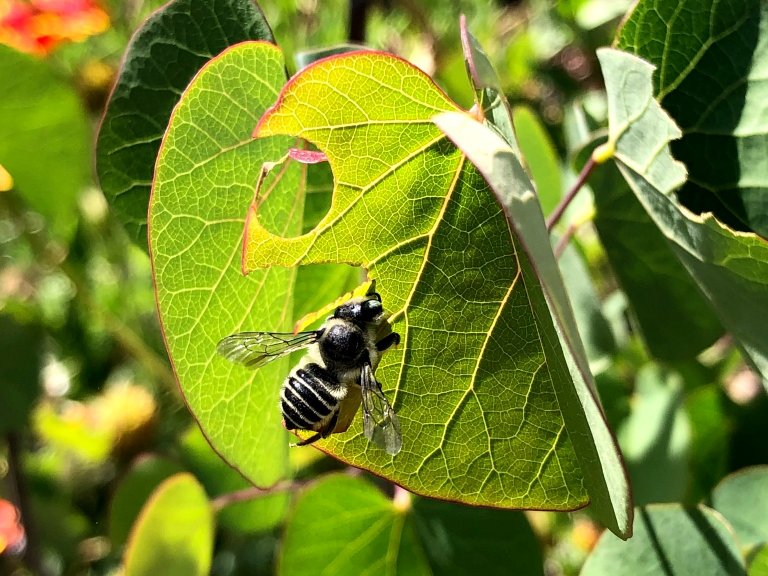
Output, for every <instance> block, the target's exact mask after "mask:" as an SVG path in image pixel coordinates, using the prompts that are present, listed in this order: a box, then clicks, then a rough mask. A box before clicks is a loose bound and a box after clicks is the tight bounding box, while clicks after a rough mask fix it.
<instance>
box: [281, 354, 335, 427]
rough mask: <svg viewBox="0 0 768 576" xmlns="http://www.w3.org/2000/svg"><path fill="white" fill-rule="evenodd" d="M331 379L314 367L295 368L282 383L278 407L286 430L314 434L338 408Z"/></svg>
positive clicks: (319, 368) (308, 365)
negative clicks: (298, 430) (312, 431)
mask: <svg viewBox="0 0 768 576" xmlns="http://www.w3.org/2000/svg"><path fill="white" fill-rule="evenodd" d="M334 387H338V384H337V383H336V382H334V381H333V380H332V377H331V375H330V374H329V373H328V372H327V371H326V370H324V369H323V368H322V367H320V366H318V365H317V364H314V363H312V364H307V365H306V366H305V367H303V368H299V369H298V370H296V371H295V372H294V373H292V374H291V375H290V376H288V379H287V380H286V381H285V384H284V385H283V390H282V393H281V394H280V406H281V409H282V411H283V417H284V419H285V427H286V428H287V429H288V430H294V429H301V430H314V429H315V425H316V424H318V423H319V422H321V421H323V420H324V419H325V418H326V417H327V416H328V415H329V414H330V413H331V412H332V411H333V410H335V409H336V408H337V406H338V400H337V399H336V398H335V397H334V395H333V394H332V392H331V388H334Z"/></svg>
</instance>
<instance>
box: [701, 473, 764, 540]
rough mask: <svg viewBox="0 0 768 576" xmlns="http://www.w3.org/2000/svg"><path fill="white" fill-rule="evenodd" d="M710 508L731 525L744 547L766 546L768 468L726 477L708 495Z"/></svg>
mask: <svg viewBox="0 0 768 576" xmlns="http://www.w3.org/2000/svg"><path fill="white" fill-rule="evenodd" d="M712 507H713V508H714V509H715V510H717V511H718V512H720V513H721V514H722V515H723V516H725V518H726V519H727V520H728V522H730V523H731V524H732V525H733V529H734V530H735V531H736V536H737V537H738V539H739V543H740V544H741V545H742V546H744V547H745V548H748V549H749V548H752V547H754V546H757V545H759V544H765V543H768V466H755V467H753V468H745V469H743V470H739V471H738V472H736V473H734V474H731V475H730V476H728V477H726V478H725V479H724V480H723V481H722V482H720V484H718V486H717V488H715V490H714V491H713V492H712Z"/></svg>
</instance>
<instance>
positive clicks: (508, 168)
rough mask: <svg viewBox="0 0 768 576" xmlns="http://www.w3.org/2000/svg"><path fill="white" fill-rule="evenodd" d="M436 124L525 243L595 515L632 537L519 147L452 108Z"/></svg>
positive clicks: (625, 490) (532, 289)
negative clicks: (468, 162) (515, 148)
mask: <svg viewBox="0 0 768 576" xmlns="http://www.w3.org/2000/svg"><path fill="white" fill-rule="evenodd" d="M434 121H435V123H436V124H437V125H438V126H439V127H440V129H441V130H443V131H444V132H445V133H446V134H448V135H449V136H450V138H451V139H452V140H453V141H454V142H455V143H456V144H457V145H458V146H459V147H461V149H462V151H463V152H465V153H466V154H467V157H468V158H469V159H470V160H471V162H472V163H474V165H475V166H477V168H478V170H480V172H481V173H482V174H483V176H484V177H485V178H486V180H487V182H488V183H489V184H490V187H491V190H492V191H493V194H494V195H495V197H496V200H497V201H498V202H499V204H501V205H502V206H503V208H504V212H505V214H506V217H507V219H508V222H509V225H510V227H511V228H512V230H513V231H514V234H515V237H516V239H517V240H518V241H519V246H520V249H519V250H517V251H516V256H517V260H518V262H519V263H520V267H521V271H522V277H523V278H524V279H525V288H526V296H527V299H528V304H529V305H530V306H531V311H532V313H533V314H534V318H535V321H536V326H537V331H538V333H539V334H541V342H542V346H543V350H544V354H545V357H546V361H547V368H548V370H549V371H550V372H551V373H552V374H553V382H554V391H555V394H556V395H557V400H558V405H559V406H560V409H561V410H562V414H563V418H564V421H565V424H566V429H567V430H568V433H569V435H570V437H571V440H572V442H573V443H574V447H575V449H576V454H577V456H578V458H579V461H580V463H581V469H582V473H583V474H584V481H585V485H586V487H587V490H588V492H589V496H590V500H591V504H592V506H593V507H594V511H595V515H596V516H597V518H598V519H599V520H600V521H601V522H602V523H604V524H605V525H606V526H607V527H608V528H609V529H610V530H612V531H614V532H615V533H617V534H619V535H620V536H621V537H624V538H627V537H629V536H630V535H631V532H630V527H631V522H632V496H631V494H630V492H629V485H628V480H627V476H626V471H625V470H624V466H623V462H622V459H621V454H620V453H619V450H618V447H617V445H616V441H615V439H614V438H613V436H612V434H611V431H610V430H609V429H608V426H607V424H606V421H605V414H604V413H603V410H602V408H601V406H600V402H599V400H598V399H597V392H596V389H595V383H594V380H593V377H592V374H591V372H590V371H589V363H588V360H587V355H586V352H585V351H584V345H583V344H582V342H581V337H580V335H579V332H578V330H577V327H576V320H575V318H574V316H573V312H572V310H571V305H570V302H569V301H568V295H567V293H566V291H565V286H564V285H563V280H562V278H561V276H560V272H559V270H558V267H557V261H556V260H555V257H554V254H553V253H552V249H551V247H550V240H549V235H548V232H547V229H546V226H545V223H544V215H543V214H542V212H541V205H540V204H539V202H538V199H537V197H536V194H535V193H534V190H533V184H532V183H531V181H530V179H529V178H528V176H527V174H526V173H525V171H524V170H523V167H522V165H521V164H520V162H519V160H518V159H517V156H516V155H515V153H514V151H513V150H512V149H511V148H510V147H509V146H508V145H507V144H506V143H504V142H503V141H502V140H501V138H499V137H498V136H497V135H496V134H495V133H493V132H492V131H490V130H488V129H487V128H486V127H485V126H483V125H482V124H479V123H478V122H475V121H474V120H473V119H472V118H470V117H469V116H467V115H466V114H457V113H448V112H446V113H442V114H440V115H439V116H437V117H435V119H434Z"/></svg>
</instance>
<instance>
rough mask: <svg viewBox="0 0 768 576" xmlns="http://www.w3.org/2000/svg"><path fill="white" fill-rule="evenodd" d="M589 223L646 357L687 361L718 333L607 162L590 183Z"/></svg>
mask: <svg viewBox="0 0 768 576" xmlns="http://www.w3.org/2000/svg"><path fill="white" fill-rule="evenodd" d="M589 183H590V186H591V188H592V190H593V198H594V204H595V219H594V224H595V228H596V229H597V233H598V235H599V236H600V240H601V242H602V245H603V247H604V250H605V254H606V256H607V257H608V261H609V262H610V264H611V269H612V270H613V272H614V273H615V274H616V278H617V280H618V281H619V284H620V285H621V288H622V290H623V291H624V293H625V294H626V295H627V297H628V302H629V306H630V309H631V311H632V315H631V318H632V320H633V321H634V325H635V327H636V329H637V330H638V332H639V333H640V334H641V335H642V337H643V341H644V342H645V345H646V346H647V347H648V351H649V352H650V354H651V355H652V356H653V357H655V358H658V359H660V360H666V361H676V360H684V359H687V358H692V357H693V356H695V355H696V354H698V353H699V352H701V351H702V350H703V349H704V348H706V347H707V346H710V345H711V344H712V343H714V342H715V340H717V338H718V337H719V336H720V335H721V334H722V333H723V327H722V325H721V324H720V321H719V320H718V319H717V317H716V316H715V315H714V313H713V311H712V307H711V305H710V304H709V302H708V301H707V299H706V298H705V297H704V295H703V294H702V293H701V291H700V290H699V288H698V287H697V286H696V282H695V281H694V280H693V278H691V275H690V274H689V273H688V272H687V271H686V270H685V268H684V267H682V266H681V265H680V260H679V259H678V257H677V256H676V255H675V251H674V249H673V248H672V246H671V245H670V244H669V242H668V241H667V239H666V238H665V237H664V234H663V233H662V232H661V231H660V230H659V228H658V227H657V226H656V224H655V223H654V222H653V220H652V219H651V218H650V216H648V213H647V212H646V211H645V210H644V209H643V206H642V205H641V204H640V202H639V201H638V200H637V198H636V197H635V196H634V194H633V193H632V190H631V188H630V187H629V185H627V183H626V182H625V181H624V179H623V177H622V175H621V173H620V172H619V170H618V168H617V167H616V166H615V165H614V164H612V163H606V164H603V165H601V166H598V167H597V168H596V170H595V171H594V172H593V173H592V175H591V176H590V178H589Z"/></svg>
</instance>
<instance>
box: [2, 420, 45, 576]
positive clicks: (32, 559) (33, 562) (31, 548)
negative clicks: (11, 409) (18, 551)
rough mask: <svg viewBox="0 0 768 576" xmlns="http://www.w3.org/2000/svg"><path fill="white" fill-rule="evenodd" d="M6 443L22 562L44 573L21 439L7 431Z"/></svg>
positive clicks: (33, 571) (33, 569)
mask: <svg viewBox="0 0 768 576" xmlns="http://www.w3.org/2000/svg"><path fill="white" fill-rule="evenodd" d="M6 442H7V445H8V475H9V476H10V478H11V484H12V486H13V490H14V492H15V493H16V505H17V507H18V509H19V513H20V516H21V520H20V521H21V524H22V525H23V526H24V533H25V535H26V539H27V542H26V548H25V550H24V563H25V564H26V565H27V567H28V568H29V569H30V570H31V571H32V573H33V574H42V575H45V574H47V573H48V572H47V571H46V570H45V569H44V566H43V562H42V558H41V556H40V542H39V540H38V533H37V527H36V525H35V521H34V518H32V510H31V508H32V506H31V501H30V498H29V491H28V490H27V482H26V479H25V477H24V471H23V470H22V462H21V439H20V438H19V436H18V434H17V433H15V432H8V434H7V435H6Z"/></svg>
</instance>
